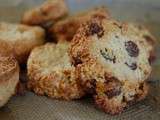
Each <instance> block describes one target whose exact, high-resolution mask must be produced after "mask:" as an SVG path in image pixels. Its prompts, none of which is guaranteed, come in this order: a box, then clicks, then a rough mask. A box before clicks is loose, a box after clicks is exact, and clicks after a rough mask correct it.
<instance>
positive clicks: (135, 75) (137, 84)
mask: <svg viewBox="0 0 160 120" xmlns="http://www.w3.org/2000/svg"><path fill="white" fill-rule="evenodd" d="M136 30H138V29H137V28H136ZM139 32H140V31H139ZM137 33H138V32H135V29H133V28H132V27H130V25H128V24H127V23H120V22H117V21H115V20H109V19H99V18H96V19H92V20H90V21H88V22H86V23H84V24H83V25H82V26H81V27H80V29H79V30H78V32H77V33H76V35H75V36H74V38H73V40H72V42H71V48H70V56H71V58H72V62H73V64H74V65H75V66H76V69H77V70H76V71H77V73H76V74H77V75H78V76H79V83H80V84H81V85H82V86H83V87H84V89H85V91H86V92H89V93H92V94H95V95H94V96H95V102H96V104H97V105H98V107H100V108H102V109H103V110H104V111H105V112H107V113H110V114H117V113H120V112H122V111H123V109H124V108H125V107H127V106H128V105H130V103H132V102H136V101H139V100H142V99H144V98H145V96H146V95H147V93H148V87H147V85H146V83H145V80H146V79H148V77H149V75H150V73H151V65H150V49H146V48H148V47H150V45H149V44H148V43H147V40H146V38H145V37H143V36H142V35H141V34H137ZM124 99H125V101H124Z"/></svg>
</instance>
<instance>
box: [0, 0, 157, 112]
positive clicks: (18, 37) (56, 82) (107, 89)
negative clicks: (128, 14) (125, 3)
mask: <svg viewBox="0 0 160 120" xmlns="http://www.w3.org/2000/svg"><path fill="white" fill-rule="evenodd" d="M0 29H2V32H1V31H0V42H1V41H2V42H3V43H5V44H7V47H8V48H9V49H10V51H12V54H13V55H14V56H15V58H16V59H17V60H18V61H19V63H20V64H25V62H26V61H27V74H28V78H29V80H28V81H27V87H28V89H29V90H31V91H34V92H35V93H36V94H38V95H46V96H49V97H51V98H56V99H63V100H73V99H80V98H82V97H83V96H86V95H88V94H90V95H92V96H93V99H94V101H95V104H96V105H97V107H98V108H101V109H102V110H104V111H105V112H106V113H109V114H118V113H121V112H122V111H123V110H124V108H126V107H128V106H129V105H131V104H133V103H135V102H138V101H140V100H143V99H144V98H145V97H146V96H147V94H148V90H149V85H148V84H147V81H146V80H147V79H148V78H149V76H150V73H151V70H152V68H151V63H152V62H153V60H154V43H155V39H154V37H153V36H152V35H151V33H150V32H149V31H148V30H147V29H146V28H145V27H143V26H140V25H136V24H133V23H122V22H118V21H116V20H114V19H113V18H111V17H110V14H109V12H108V11H107V10H106V9H105V8H104V7H99V8H94V9H92V10H89V11H86V12H82V13H78V14H76V15H72V16H68V8H67V6H66V3H65V1H64V0H48V1H46V2H45V3H44V4H42V5H41V6H38V7H36V8H33V9H31V10H28V11H27V12H25V13H24V16H23V17H22V23H21V24H18V25H12V24H9V23H8V24H7V23H2V24H0ZM6 34H8V35H7V36H6ZM46 38H50V39H49V41H52V42H50V43H46V41H47V40H45V39H46ZM44 43H45V44H44ZM42 44H44V45H42ZM40 45H41V46H40ZM28 56H29V58H28Z"/></svg>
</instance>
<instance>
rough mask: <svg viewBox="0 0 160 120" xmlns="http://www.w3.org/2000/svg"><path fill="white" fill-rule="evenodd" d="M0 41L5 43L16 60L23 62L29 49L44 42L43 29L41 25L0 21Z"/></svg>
mask: <svg viewBox="0 0 160 120" xmlns="http://www.w3.org/2000/svg"><path fill="white" fill-rule="evenodd" d="M0 42H1V43H6V44H7V45H8V47H9V48H10V49H11V51H12V52H13V53H14V55H15V57H16V59H17V60H18V62H19V63H21V64H23V63H26V61H27V58H28V55H29V53H30V51H31V50H32V49H33V48H34V47H36V46H39V45H42V44H43V43H44V42H45V31H44V30H43V29H42V28H41V27H31V26H27V25H23V24H12V23H6V22H1V23H0ZM0 47H1V44H0Z"/></svg>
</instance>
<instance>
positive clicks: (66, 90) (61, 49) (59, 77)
mask: <svg viewBox="0 0 160 120" xmlns="http://www.w3.org/2000/svg"><path fill="white" fill-rule="evenodd" d="M68 47H69V44H68V43H60V44H54V43H47V44H46V45H43V46H41V47H37V48H35V49H34V50H33V51H32V53H31V55H30V57H29V60H28V64H27V69H28V76H29V82H28V88H29V89H30V90H33V91H34V92H35V93H37V94H39V95H47V96H49V97H51V98H58V99H64V100H71V99H78V98H81V97H82V96H83V95H84V92H83V91H82V89H81V88H80V86H79V85H78V84H77V80H76V76H75V67H74V66H72V65H71V62H70V58H69V56H68V52H67V51H68Z"/></svg>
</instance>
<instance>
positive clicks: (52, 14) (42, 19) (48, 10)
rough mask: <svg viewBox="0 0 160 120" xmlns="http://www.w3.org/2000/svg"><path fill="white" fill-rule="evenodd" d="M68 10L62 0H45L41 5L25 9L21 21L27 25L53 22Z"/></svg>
mask: <svg viewBox="0 0 160 120" xmlns="http://www.w3.org/2000/svg"><path fill="white" fill-rule="evenodd" d="M67 12H68V8H67V5H66V3H65V1H64V0H46V1H45V2H44V3H43V4H42V5H40V6H37V7H35V8H33V9H30V10H28V11H26V12H25V13H24V15H23V17H22V23H24V24H27V25H44V24H47V23H49V22H55V21H57V20H58V19H60V18H61V17H63V16H65V15H66V14H67Z"/></svg>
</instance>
